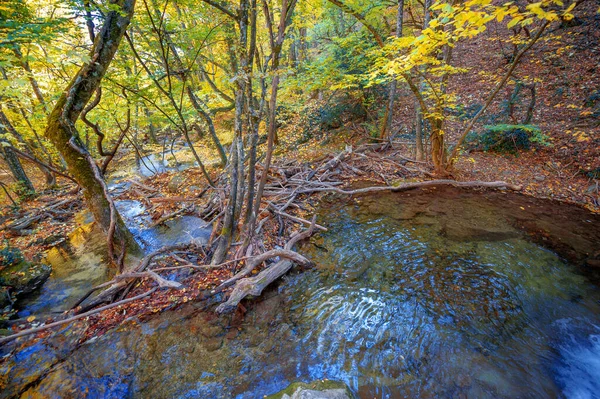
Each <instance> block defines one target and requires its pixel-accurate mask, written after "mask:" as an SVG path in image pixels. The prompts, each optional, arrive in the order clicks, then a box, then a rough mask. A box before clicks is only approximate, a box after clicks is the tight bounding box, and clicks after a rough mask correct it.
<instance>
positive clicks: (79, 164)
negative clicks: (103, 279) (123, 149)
mask: <svg viewBox="0 0 600 399" xmlns="http://www.w3.org/2000/svg"><path fill="white" fill-rule="evenodd" d="M112 4H113V6H116V7H115V8H118V9H115V8H113V10H112V11H110V12H108V13H107V14H106V17H105V22H104V25H103V26H102V29H101V31H100V32H99V33H98V36H97V37H96V40H95V42H94V46H93V47H92V51H91V54H90V61H89V63H86V64H84V65H83V66H82V67H81V69H80V70H79V72H78V73H77V75H76V76H75V78H74V79H73V80H72V81H71V83H70V84H69V86H68V87H67V89H66V90H65V91H64V92H63V94H62V95H61V97H60V98H59V99H58V101H57V102H56V105H55V106H54V109H53V110H52V112H51V113H50V116H49V118H48V126H47V128H46V132H45V135H46V137H47V138H48V139H49V140H50V141H51V142H52V143H53V145H54V146H55V147H56V149H57V150H58V151H59V152H60V154H61V155H62V156H63V158H64V159H65V162H66V163H67V168H68V170H69V172H70V173H71V175H72V176H73V177H74V178H75V180H77V182H78V183H79V185H80V186H81V187H82V189H83V194H84V197H85V200H86V202H87V206H88V208H89V209H90V211H91V212H92V214H93V215H94V219H95V220H96V222H97V223H98V224H99V225H100V227H101V228H102V229H103V230H104V231H105V232H106V233H107V234H108V240H109V252H111V245H112V242H113V241H112V240H113V238H114V239H116V240H117V241H118V242H119V243H120V244H126V245H127V246H129V247H133V248H135V247H137V245H136V243H135V240H134V239H133V236H132V235H131V233H130V232H129V230H128V229H127V228H126V227H125V223H124V222H123V220H122V219H121V217H120V215H119V214H118V212H117V211H116V209H115V206H114V203H113V201H112V198H111V197H110V195H109V193H108V188H107V186H106V183H105V182H104V180H103V176H102V173H101V172H100V170H99V168H98V165H96V162H95V161H94V159H93V158H92V156H91V155H90V154H89V152H88V151H87V149H85V148H84V147H82V143H81V140H80V138H79V134H78V132H77V130H76V128H75V122H76V121H77V119H78V118H79V115H80V114H81V112H82V110H83V109H84V107H85V105H86V104H87V103H88V101H89V100H90V98H91V96H92V94H93V93H94V92H95V91H96V89H97V88H98V87H99V85H100V82H101V80H102V78H103V76H104V74H105V73H106V70H107V69H108V66H109V65H110V62H111V61H112V59H113V57H114V55H115V53H116V51H117V49H118V47H119V43H120V42H121V39H122V37H123V34H124V33H125V30H126V29H127V26H128V25H129V22H130V21H131V17H132V15H133V11H134V6H135V0H114V1H113V2H112ZM122 248H124V246H123V245H122ZM113 260H114V257H113Z"/></svg>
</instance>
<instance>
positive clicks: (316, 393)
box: [267, 380, 354, 399]
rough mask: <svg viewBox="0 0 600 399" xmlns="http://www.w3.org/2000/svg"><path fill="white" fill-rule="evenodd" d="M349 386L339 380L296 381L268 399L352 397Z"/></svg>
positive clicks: (332, 398) (335, 398)
mask: <svg viewBox="0 0 600 399" xmlns="http://www.w3.org/2000/svg"><path fill="white" fill-rule="evenodd" d="M353 397H354V396H353V395H352V393H351V392H350V390H349V389H348V387H347V386H346V385H345V384H344V383H341V382H338V381H330V380H322V381H314V382H311V383H304V382H295V383H293V384H291V385H289V386H288V387H287V388H286V389H284V390H283V391H281V392H278V393H276V394H274V395H270V396H268V397H267V398H268V399H352V398H353Z"/></svg>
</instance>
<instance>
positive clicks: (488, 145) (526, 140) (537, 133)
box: [468, 124, 550, 153]
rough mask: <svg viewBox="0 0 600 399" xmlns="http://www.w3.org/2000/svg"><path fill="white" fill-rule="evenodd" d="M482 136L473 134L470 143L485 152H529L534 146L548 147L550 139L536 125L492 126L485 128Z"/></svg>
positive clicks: (469, 138) (470, 136)
mask: <svg viewBox="0 0 600 399" xmlns="http://www.w3.org/2000/svg"><path fill="white" fill-rule="evenodd" d="M484 128H485V130H484V131H483V133H481V134H474V133H471V134H470V135H469V137H468V140H469V142H470V143H471V144H472V145H473V146H474V147H475V148H476V149H481V150H483V151H493V152H499V153H516V152H518V151H519V150H529V149H530V148H531V147H532V146H548V145H550V142H549V138H548V136H546V135H545V134H543V133H542V131H541V130H540V128H539V127H537V126H534V125H508V124H501V125H492V126H485V127H484Z"/></svg>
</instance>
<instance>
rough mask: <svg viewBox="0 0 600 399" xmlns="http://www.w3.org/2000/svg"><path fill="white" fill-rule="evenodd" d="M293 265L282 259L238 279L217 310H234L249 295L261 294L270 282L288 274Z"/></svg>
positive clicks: (225, 311)
mask: <svg viewBox="0 0 600 399" xmlns="http://www.w3.org/2000/svg"><path fill="white" fill-rule="evenodd" d="M293 265H294V264H293V263H292V262H291V261H289V260H287V259H284V260H280V261H279V262H277V263H275V264H274V265H272V266H270V267H268V268H266V269H265V270H263V271H262V272H260V273H258V274H257V275H256V276H254V277H249V278H244V279H242V280H240V281H238V283H237V284H236V285H235V288H234V289H233V291H232V292H231V295H229V298H228V299H227V301H226V302H223V303H222V304H220V305H219V306H217V308H216V312H217V313H230V312H233V311H234V310H235V309H236V308H237V306H238V304H239V303H240V301H241V300H242V299H244V298H245V297H247V296H248V295H252V296H259V295H260V294H261V293H262V292H263V290H264V289H265V288H266V287H267V286H268V285H269V284H271V283H272V282H273V281H275V280H277V279H278V278H279V277H281V276H283V275H284V274H286V273H287V272H288V271H289V270H290V269H291V268H292V266H293Z"/></svg>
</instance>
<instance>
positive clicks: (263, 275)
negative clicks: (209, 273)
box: [213, 216, 317, 313]
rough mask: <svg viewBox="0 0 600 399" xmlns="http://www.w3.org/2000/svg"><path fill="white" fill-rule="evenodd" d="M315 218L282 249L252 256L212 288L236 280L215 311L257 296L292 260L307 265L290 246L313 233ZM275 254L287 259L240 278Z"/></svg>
mask: <svg viewBox="0 0 600 399" xmlns="http://www.w3.org/2000/svg"><path fill="white" fill-rule="evenodd" d="M316 220H317V217H316V216H313V218H312V221H311V224H310V227H309V228H308V229H307V230H305V231H303V232H301V233H297V234H295V235H294V236H292V238H290V240H289V241H288V242H287V243H286V244H285V247H284V249H283V250H281V249H275V250H271V251H267V252H265V253H263V254H261V255H258V256H256V257H254V258H253V259H252V260H251V261H248V262H247V266H246V268H244V270H242V271H241V272H240V273H238V274H236V275H235V276H234V277H232V278H231V279H229V280H227V281H226V282H224V283H223V284H221V285H220V286H219V287H218V288H217V289H216V290H214V291H213V292H219V291H222V290H223V288H225V287H226V286H227V284H229V285H231V283H233V282H235V281H237V283H236V284H235V287H234V288H233V291H231V294H230V295H229V298H228V299H227V301H226V302H223V303H222V304H220V305H219V306H217V309H216V312H217V313H228V312H232V311H234V310H235V309H236V308H237V306H238V304H239V303H240V301H241V300H242V299H244V298H245V297H247V296H248V295H253V296H259V295H260V294H261V293H262V291H263V290H264V289H265V287H267V286H268V285H269V284H271V283H272V282H273V281H275V280H277V279H278V278H279V277H281V276H283V275H284V274H285V273H287V272H288V271H289V270H290V269H291V268H292V266H293V265H294V262H296V263H300V264H305V265H309V264H310V261H309V260H308V259H306V258H305V257H303V256H302V255H300V254H298V253H296V252H294V251H292V248H293V247H294V245H296V243H297V242H299V241H300V240H304V239H306V238H308V237H310V236H311V235H312V234H313V232H314V229H315V227H316V223H315V221H316ZM275 254H277V256H280V257H284V256H285V257H286V258H287V259H282V260H280V261H279V262H277V263H275V264H274V265H271V266H269V267H268V268H266V269H265V270H263V271H261V272H260V273H258V275H256V276H254V277H248V278H241V277H243V276H245V275H247V274H249V273H250V272H251V271H252V270H253V269H254V268H255V267H256V266H258V265H259V264H260V263H262V262H263V261H265V260H266V259H268V258H270V257H273V255H275Z"/></svg>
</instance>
